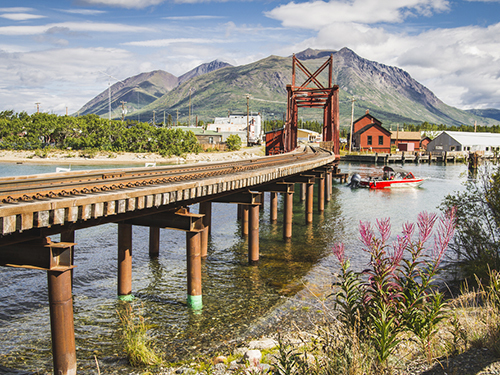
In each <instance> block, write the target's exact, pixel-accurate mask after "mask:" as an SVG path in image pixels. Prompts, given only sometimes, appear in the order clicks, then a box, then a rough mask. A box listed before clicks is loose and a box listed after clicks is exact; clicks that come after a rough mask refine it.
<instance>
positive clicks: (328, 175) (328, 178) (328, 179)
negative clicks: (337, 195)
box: [325, 169, 333, 202]
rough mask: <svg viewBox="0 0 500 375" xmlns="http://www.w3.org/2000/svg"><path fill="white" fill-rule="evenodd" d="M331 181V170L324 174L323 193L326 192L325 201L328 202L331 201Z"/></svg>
mask: <svg viewBox="0 0 500 375" xmlns="http://www.w3.org/2000/svg"><path fill="white" fill-rule="evenodd" d="M332 179H333V173H332V170H331V169H330V170H328V171H327V172H326V179H325V191H326V201H327V202H330V201H331V199H332Z"/></svg>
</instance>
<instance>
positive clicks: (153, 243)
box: [149, 227, 160, 258]
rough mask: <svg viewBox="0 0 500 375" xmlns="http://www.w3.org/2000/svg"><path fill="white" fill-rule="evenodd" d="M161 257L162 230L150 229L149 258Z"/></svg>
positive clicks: (157, 228)
mask: <svg viewBox="0 0 500 375" xmlns="http://www.w3.org/2000/svg"><path fill="white" fill-rule="evenodd" d="M159 255H160V228H159V227H149V256H150V257H151V258H157V257H158V256H159Z"/></svg>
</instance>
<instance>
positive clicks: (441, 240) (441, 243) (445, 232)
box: [433, 208, 457, 267]
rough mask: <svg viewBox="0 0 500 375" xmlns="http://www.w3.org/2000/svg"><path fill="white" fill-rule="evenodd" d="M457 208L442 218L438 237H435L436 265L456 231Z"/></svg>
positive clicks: (434, 253)
mask: <svg viewBox="0 0 500 375" xmlns="http://www.w3.org/2000/svg"><path fill="white" fill-rule="evenodd" d="M456 211H457V210H456V208H452V209H451V210H449V211H448V212H447V213H446V214H445V215H444V216H442V217H441V218H440V221H439V230H438V235H437V237H434V248H433V258H434V260H435V262H436V265H435V267H438V265H439V263H440V262H441V260H442V257H443V255H444V253H445V251H446V249H447V248H448V245H449V244H450V241H451V240H452V238H453V233H454V232H455V219H456V217H455V214H456Z"/></svg>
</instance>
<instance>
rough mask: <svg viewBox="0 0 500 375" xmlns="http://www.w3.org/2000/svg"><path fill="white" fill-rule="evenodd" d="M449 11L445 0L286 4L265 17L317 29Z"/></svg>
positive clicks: (397, 21)
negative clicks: (340, 24)
mask: <svg viewBox="0 0 500 375" xmlns="http://www.w3.org/2000/svg"><path fill="white" fill-rule="evenodd" d="M448 9H449V3H448V1H447V0H384V1H383V2H382V1H371V0H340V1H339V0H331V1H329V2H326V1H309V2H305V3H294V2H291V3H288V4H285V5H281V6H279V7H277V8H275V9H273V10H271V11H269V12H266V13H265V15H266V16H268V17H270V18H273V19H276V20H278V21H281V22H282V24H283V26H286V27H298V28H308V29H315V30H319V29H321V28H323V27H325V26H327V25H331V24H334V23H350V22H358V23H364V24H374V23H381V22H390V23H400V22H403V21H404V20H405V19H406V18H408V17H410V16H414V15H426V16H428V15H430V14H432V12H442V11H446V10H448Z"/></svg>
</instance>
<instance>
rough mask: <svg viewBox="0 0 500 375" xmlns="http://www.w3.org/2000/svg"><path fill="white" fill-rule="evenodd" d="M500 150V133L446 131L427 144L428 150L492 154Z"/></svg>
mask: <svg viewBox="0 0 500 375" xmlns="http://www.w3.org/2000/svg"><path fill="white" fill-rule="evenodd" d="M499 150H500V134H497V133H471V132H454V131H444V132H442V133H441V134H440V135H438V136H437V137H436V138H434V139H433V140H432V141H430V142H429V144H428V145H427V151H431V152H439V151H442V152H444V151H464V152H476V151H478V152H481V153H484V155H492V154H493V153H495V152H496V151H499Z"/></svg>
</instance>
